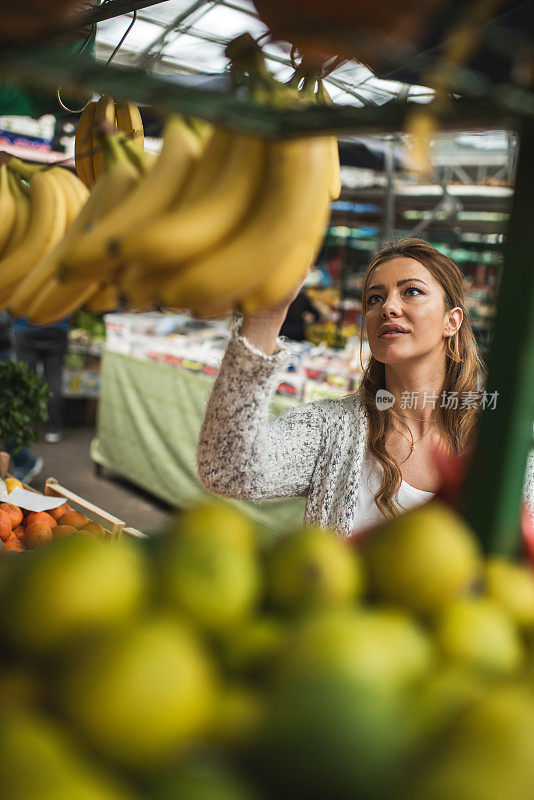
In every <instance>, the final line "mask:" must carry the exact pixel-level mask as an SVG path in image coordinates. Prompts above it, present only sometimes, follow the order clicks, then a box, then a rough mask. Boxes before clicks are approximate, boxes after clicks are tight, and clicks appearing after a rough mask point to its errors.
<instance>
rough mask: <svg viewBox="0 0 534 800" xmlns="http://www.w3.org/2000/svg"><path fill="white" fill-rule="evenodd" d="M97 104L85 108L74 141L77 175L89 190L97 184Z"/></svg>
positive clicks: (93, 103) (92, 103) (89, 104)
mask: <svg viewBox="0 0 534 800" xmlns="http://www.w3.org/2000/svg"><path fill="white" fill-rule="evenodd" d="M95 110H96V103H95V102H91V103H88V105H87V106H86V107H85V108H84V110H83V111H82V113H81V115H80V119H79V120H78V127H77V128H76V138H75V140H74V163H75V164H76V174H77V176H78V178H79V179H80V180H81V181H83V182H84V183H85V185H86V186H87V188H88V189H90V188H91V186H92V185H93V183H94V182H95V173H94V170H93V120H94V118H95Z"/></svg>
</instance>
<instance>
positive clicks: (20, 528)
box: [13, 525, 26, 542]
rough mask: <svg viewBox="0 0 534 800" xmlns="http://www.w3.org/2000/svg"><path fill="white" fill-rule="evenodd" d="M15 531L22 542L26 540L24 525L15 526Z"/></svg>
mask: <svg viewBox="0 0 534 800" xmlns="http://www.w3.org/2000/svg"><path fill="white" fill-rule="evenodd" d="M13 533H14V534H15V536H16V537H17V539H19V540H20V541H21V542H23V541H24V537H25V535H26V529H25V528H24V525H17V527H16V528H13Z"/></svg>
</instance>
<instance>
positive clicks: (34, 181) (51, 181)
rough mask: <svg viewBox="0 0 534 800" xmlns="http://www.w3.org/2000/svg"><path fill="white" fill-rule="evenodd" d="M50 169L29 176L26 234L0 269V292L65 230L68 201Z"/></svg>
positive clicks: (20, 276)
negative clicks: (29, 207) (29, 210)
mask: <svg viewBox="0 0 534 800" xmlns="http://www.w3.org/2000/svg"><path fill="white" fill-rule="evenodd" d="M53 172H54V171H53V170H44V171H42V172H36V173H35V174H34V175H32V177H31V178H30V202H31V213H30V222H29V225H28V229H27V232H26V236H25V237H24V239H23V240H22V242H21V243H20V244H19V246H18V247H17V248H16V250H14V251H13V252H12V253H11V254H10V255H9V256H7V258H5V259H3V261H2V263H1V269H0V293H3V292H6V291H7V290H9V289H12V288H14V287H15V286H16V285H17V283H19V282H20V281H21V280H22V279H23V278H24V276H25V275H27V274H28V273H29V272H30V271H31V270H32V269H33V268H34V267H35V265H36V264H37V263H38V262H39V261H40V259H41V258H43V257H44V256H45V255H46V253H48V252H49V251H50V250H52V248H53V247H55V246H56V244H57V243H58V242H59V241H60V239H61V238H62V237H63V235H64V233H65V226H66V221H67V204H66V201H65V195H64V193H63V191H62V189H61V187H60V185H59V183H58V181H57V178H56V176H55V175H54V174H53Z"/></svg>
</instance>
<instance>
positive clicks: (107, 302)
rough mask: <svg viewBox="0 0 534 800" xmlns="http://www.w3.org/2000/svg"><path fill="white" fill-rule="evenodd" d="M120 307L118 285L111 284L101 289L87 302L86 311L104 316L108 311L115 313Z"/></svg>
mask: <svg viewBox="0 0 534 800" xmlns="http://www.w3.org/2000/svg"><path fill="white" fill-rule="evenodd" d="M119 305H120V292H119V288H118V286H117V285H116V284H114V283H110V284H108V285H107V286H103V287H100V288H99V289H98V291H97V292H96V294H94V295H93V296H92V297H90V298H89V300H87V302H86V303H85V306H84V308H85V310H86V311H91V312H92V313H93V314H103V313H105V312H106V311H114V310H115V309H116V308H118V306H119Z"/></svg>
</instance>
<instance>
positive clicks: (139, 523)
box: [32, 423, 173, 533]
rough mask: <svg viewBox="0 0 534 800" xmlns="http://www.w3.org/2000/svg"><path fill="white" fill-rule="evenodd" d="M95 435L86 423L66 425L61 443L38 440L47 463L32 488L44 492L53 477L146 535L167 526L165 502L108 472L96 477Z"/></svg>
mask: <svg viewBox="0 0 534 800" xmlns="http://www.w3.org/2000/svg"><path fill="white" fill-rule="evenodd" d="M93 436H94V426H93V425H91V424H87V423H85V424H79V425H76V426H67V427H66V428H65V430H64V438H63V440H62V441H61V442H59V443H58V444H47V443H46V442H45V441H44V439H42V438H41V439H39V441H38V442H37V443H36V444H35V445H34V447H33V448H32V449H33V452H34V453H35V455H37V456H41V458H42V459H43V460H44V467H43V471H42V472H41V474H40V475H38V476H36V477H35V478H34V480H33V481H32V486H33V487H34V488H35V489H37V490H38V491H43V490H44V484H45V481H46V479H47V478H49V477H53V478H56V479H57V480H58V481H59V483H61V484H62V485H63V486H65V488H67V489H70V490H71V491H72V492H75V493H76V494H79V495H81V497H84V498H85V499H86V500H89V501H90V502H91V503H94V504H95V505H97V506H99V507H100V508H102V509H104V510H105V511H108V512H109V513H110V514H113V515H114V516H116V517H118V518H119V519H122V520H124V521H125V522H126V525H129V526H132V527H134V528H137V529H138V530H141V531H144V532H145V533H149V532H150V531H156V530H158V529H161V528H162V527H164V526H165V524H166V523H167V522H168V520H169V519H170V518H171V516H172V512H173V510H172V508H170V506H168V505H167V504H166V503H164V502H162V501H161V500H159V499H158V498H156V497H153V496H152V495H150V494H148V493H147V492H145V491H144V490H143V489H140V488H138V487H137V486H134V485H133V484H131V483H130V482H129V481H126V480H125V479H123V478H121V477H119V476H118V475H116V474H114V473H112V472H110V471H109V470H107V469H103V470H102V475H101V477H97V475H96V471H95V468H94V464H93V462H92V461H91V458H90V457H89V446H90V443H91V439H92V438H93Z"/></svg>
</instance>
